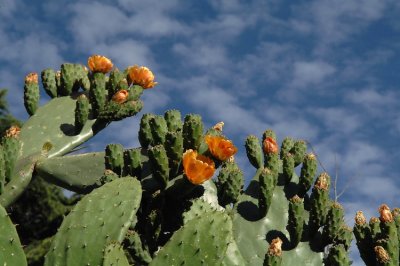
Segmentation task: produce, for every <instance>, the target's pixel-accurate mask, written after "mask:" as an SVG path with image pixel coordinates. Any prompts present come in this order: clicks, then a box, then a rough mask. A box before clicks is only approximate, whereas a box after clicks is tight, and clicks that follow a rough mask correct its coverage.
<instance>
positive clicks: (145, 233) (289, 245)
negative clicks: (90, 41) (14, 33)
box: [0, 55, 400, 265]
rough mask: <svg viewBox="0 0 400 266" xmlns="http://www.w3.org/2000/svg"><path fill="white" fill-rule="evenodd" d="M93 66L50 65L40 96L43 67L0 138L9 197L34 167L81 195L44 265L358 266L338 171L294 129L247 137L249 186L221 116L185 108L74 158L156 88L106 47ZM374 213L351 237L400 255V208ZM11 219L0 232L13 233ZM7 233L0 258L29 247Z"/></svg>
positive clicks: (382, 254) (5, 200) (5, 199)
mask: <svg viewBox="0 0 400 266" xmlns="http://www.w3.org/2000/svg"><path fill="white" fill-rule="evenodd" d="M88 67H89V69H88V68H86V67H85V66H83V65H80V64H70V63H66V64H63V65H62V66H61V68H60V71H54V70H51V69H46V70H44V71H43V72H42V73H41V78H42V85H43V88H44V90H45V92H46V93H47V94H48V95H49V96H50V97H51V98H52V99H51V100H50V101H49V102H48V103H47V104H45V105H44V106H39V95H38V91H39V84H38V82H37V76H38V75H37V74H34V73H33V74H30V75H28V76H27V78H26V79H25V87H24V100H25V107H26V109H27V112H28V113H29V114H30V115H31V117H30V119H29V120H28V121H27V122H26V123H25V124H24V126H23V128H22V129H19V128H16V127H14V128H11V129H10V130H9V131H8V132H7V134H6V135H5V136H4V137H3V138H2V141H1V145H0V203H1V204H2V205H3V206H5V207H7V206H9V205H10V204H12V202H13V201H15V199H16V198H18V196H19V195H20V194H21V193H22V192H23V191H24V190H25V189H26V188H27V186H29V183H30V181H31V179H32V178H37V177H41V178H43V179H44V180H46V181H47V182H50V183H53V184H56V185H58V186H60V187H62V188H66V189H69V190H71V191H74V192H77V193H82V194H86V195H85V196H83V197H82V199H81V200H80V201H79V202H78V203H77V204H76V206H75V207H74V208H73V209H72V210H71V211H70V213H69V214H68V215H67V216H66V217H65V218H64V221H63V223H62V225H61V227H60V228H59V230H58V232H57V233H56V234H55V235H54V236H52V237H49V238H47V239H46V241H47V242H46V243H47V244H46V245H44V246H46V247H47V248H48V246H49V245H48V242H49V241H51V245H50V247H49V248H48V251H47V255H46V258H45V265H132V264H134V265H184V264H185V265H323V264H325V265H350V263H351V261H350V259H349V254H348V250H349V247H350V244H351V241H352V230H351V229H350V228H349V227H347V226H346V224H345V222H344V211H343V207H342V206H341V205H340V204H339V203H338V202H336V201H333V200H332V199H330V197H329V192H330V181H331V180H330V177H329V174H328V173H325V172H323V173H318V168H317V157H316V155H315V154H313V153H308V152H307V142H306V141H304V140H295V139H293V138H290V137H287V138H285V139H283V141H282V144H281V147H279V145H278V142H279V141H278V140H277V136H276V134H275V133H274V132H273V131H272V130H266V131H265V132H264V133H263V134H260V137H261V138H258V137H257V136H255V135H250V136H248V137H247V138H246V140H245V141H244V146H245V148H246V155H247V157H248V160H249V163H250V164H251V165H252V166H253V167H254V169H253V178H252V179H251V181H250V183H249V185H248V186H247V187H244V183H245V182H244V174H243V172H242V171H241V169H240V168H239V166H238V164H237V163H236V162H235V158H234V155H235V154H236V153H237V151H238V149H237V148H236V146H235V145H234V143H233V142H232V141H231V140H229V138H228V137H227V136H225V135H224V134H223V126H224V123H223V122H219V123H217V124H216V125H215V126H213V127H212V128H209V129H207V130H205V129H204V125H203V122H202V118H201V116H200V115H197V114H187V115H185V116H182V115H181V113H180V112H179V111H178V110H168V111H166V112H165V113H164V114H162V115H160V114H143V115H142V118H141V120H140V129H139V132H138V139H139V143H140V147H133V148H132V147H123V146H122V145H120V144H116V143H112V144H108V145H106V147H105V148H104V151H100V152H93V153H85V154H75V155H69V154H68V153H70V152H72V151H74V150H75V149H77V148H79V146H80V145H81V144H82V143H84V142H85V141H86V140H88V139H90V138H91V137H93V136H94V135H96V134H97V133H99V132H100V131H101V130H102V129H103V128H105V127H106V126H107V125H108V124H109V123H111V122H112V121H117V120H121V119H124V118H126V117H129V116H133V115H135V114H137V113H138V112H139V111H140V110H141V108H142V106H143V103H142V102H141V101H140V96H141V95H142V93H143V92H144V91H145V90H146V89H150V88H153V87H154V86H155V85H156V84H157V82H155V81H154V79H155V78H154V75H153V73H152V72H151V71H150V70H149V69H148V68H147V67H139V66H137V65H135V66H131V67H128V68H127V69H126V70H124V71H119V70H118V69H117V68H114V66H113V63H112V62H111V60H110V59H108V58H106V57H104V56H100V55H95V56H92V57H90V58H89V60H88ZM182 117H183V118H182ZM217 172H218V174H217ZM296 173H300V174H299V175H297V174H296ZM379 211H380V219H379V220H378V219H372V220H371V222H370V224H369V225H367V224H366V221H365V218H362V216H361V214H358V216H357V217H358V218H357V219H356V225H355V227H354V234H355V236H356V241H357V243H356V244H357V246H358V248H359V250H360V254H361V257H362V259H363V260H364V261H365V262H366V263H367V265H375V264H378V265H398V263H399V244H398V243H399V237H400V233H399V232H400V215H399V213H400V212H399V211H398V210H397V211H393V212H390V210H389V208H388V207H387V206H381V208H380V209H379ZM3 216H4V217H3V218H4V219H3V220H2V221H1V223H0V228H9V230H11V231H10V232H11V233H12V234H13V236H12V239H16V240H15V241H17V239H18V237H17V236H16V235H15V234H14V231H15V230H14V231H12V230H13V228H12V224H11V223H10V221H9V220H7V219H8V218H6V215H3ZM10 228H11V229H10ZM4 230H5V229H4ZM7 230H8V229H7ZM7 237H8V242H7V239H5V240H4V239H3V240H4V241H3V242H2V243H0V244H1V246H0V251H2V252H4V257H1V258H0V260H1V259H4V261H12V260H13V259H15V258H13V257H12V254H17V253H18V252H20V253H21V252H22V251H21V247H20V246H19V245H17V244H16V243H17V242H14V240H13V243H14V244H15V245H14V246H12V247H11V246H10V245H9V244H10V241H9V240H10V238H9V236H7ZM14 248H15V250H14ZM10 249H12V251H10ZM21 254H22V253H21ZM10 256H11V257H10ZM18 257H19V259H21V258H22V259H21V262H18V263H20V264H18V265H24V263H25V262H22V261H23V260H24V259H23V258H24V256H23V255H21V256H18Z"/></svg>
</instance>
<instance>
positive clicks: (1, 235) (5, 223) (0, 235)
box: [0, 205, 27, 266]
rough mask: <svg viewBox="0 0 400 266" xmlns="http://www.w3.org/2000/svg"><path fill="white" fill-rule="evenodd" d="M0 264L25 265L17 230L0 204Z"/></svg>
mask: <svg viewBox="0 0 400 266" xmlns="http://www.w3.org/2000/svg"><path fill="white" fill-rule="evenodd" d="M0 247H1V248H0V264H1V265H21V266H24V265H27V262H26V258H25V253H24V250H23V249H22V245H21V242H20V240H19V237H18V233H17V230H15V226H14V224H13V223H12V222H11V220H10V218H9V217H8V214H7V212H6V210H5V209H4V208H3V207H2V206H1V205H0Z"/></svg>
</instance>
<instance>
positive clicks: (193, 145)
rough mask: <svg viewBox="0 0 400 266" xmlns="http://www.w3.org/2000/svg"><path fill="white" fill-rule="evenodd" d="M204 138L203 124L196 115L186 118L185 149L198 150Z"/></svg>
mask: <svg viewBox="0 0 400 266" xmlns="http://www.w3.org/2000/svg"><path fill="white" fill-rule="evenodd" d="M202 136H203V122H202V121H201V117H200V116H199V115H195V114H188V115H186V116H185V119H184V122H183V148H184V149H185V150H188V149H193V150H198V149H199V147H200V143H201V141H202Z"/></svg>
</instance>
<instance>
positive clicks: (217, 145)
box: [204, 135, 237, 161]
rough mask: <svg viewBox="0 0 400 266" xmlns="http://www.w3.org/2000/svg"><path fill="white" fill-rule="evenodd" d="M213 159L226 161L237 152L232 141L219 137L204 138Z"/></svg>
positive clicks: (209, 136)
mask: <svg viewBox="0 0 400 266" xmlns="http://www.w3.org/2000/svg"><path fill="white" fill-rule="evenodd" d="M204 140H205V142H206V143H207V145H208V149H209V150H210V152H211V154H212V156H213V157H215V158H217V159H218V160H220V161H226V160H227V159H228V158H229V157H231V156H233V155H234V154H235V153H236V152H237V148H236V147H235V145H233V143H232V141H230V140H228V139H225V138H223V137H219V136H211V135H207V136H205V138H204Z"/></svg>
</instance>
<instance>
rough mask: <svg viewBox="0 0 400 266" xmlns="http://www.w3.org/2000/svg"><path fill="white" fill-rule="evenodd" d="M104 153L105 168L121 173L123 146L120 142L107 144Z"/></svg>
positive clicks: (122, 167)
mask: <svg viewBox="0 0 400 266" xmlns="http://www.w3.org/2000/svg"><path fill="white" fill-rule="evenodd" d="M105 153H106V154H105V156H104V159H105V168H106V169H110V170H112V171H113V172H114V173H116V174H118V175H122V170H123V169H124V147H123V146H122V145H121V144H108V145H107V146H106V152H105Z"/></svg>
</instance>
